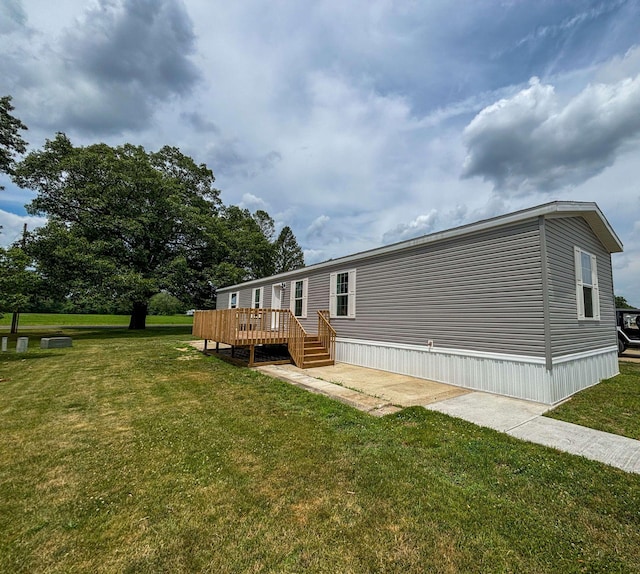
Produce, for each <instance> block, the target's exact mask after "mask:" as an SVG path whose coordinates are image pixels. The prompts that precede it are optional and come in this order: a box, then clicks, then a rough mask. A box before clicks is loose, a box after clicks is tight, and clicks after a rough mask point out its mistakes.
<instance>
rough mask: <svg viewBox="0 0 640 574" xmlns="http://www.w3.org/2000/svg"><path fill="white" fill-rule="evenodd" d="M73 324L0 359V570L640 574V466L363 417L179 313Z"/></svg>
mask: <svg viewBox="0 0 640 574" xmlns="http://www.w3.org/2000/svg"><path fill="white" fill-rule="evenodd" d="M67 332H68V333H71V334H72V335H73V336H74V347H73V348H71V349H57V350H50V351H41V350H39V349H32V350H31V351H30V352H29V353H27V354H26V355H17V354H15V353H6V354H0V436H1V437H2V440H1V441H0V532H1V533H2V534H1V535H0V572H25V573H27V572H29V573H30V572H51V573H62V572H64V573H67V572H98V573H102V572H132V573H133V572H135V573H138V572H154V573H155V572H178V573H180V572H185V573H186V572H198V571H204V572H211V573H225V572H331V573H333V572H341V573H343V572H344V573H348V572H354V573H355V572H407V573H412V572H416V573H417V572H536V573H538V572H638V571H640V476H637V475H630V474H627V473H624V472H622V471H620V470H616V469H613V468H610V467H607V466H605V465H601V464H599V463H596V462H591V461H587V460H585V459H582V458H579V457H575V456H571V455H568V454H564V453H559V452H556V451H553V450H551V449H547V448H544V447H542V446H538V445H533V444H528V443H524V442H520V441H518V440H516V439H513V438H511V437H509V436H507V435H503V434H500V433H497V432H494V431H491V430H489V429H483V428H480V427H477V426H474V425H472V424H469V423H465V422H463V421H460V420H456V419H453V418H450V417H447V416H445V415H442V414H440V413H435V412H428V411H426V410H424V409H422V408H410V409H406V410H404V411H401V412H400V413H398V414H396V415H392V416H388V417H385V418H382V419H379V418H374V417H371V416H369V415H367V414H364V413H361V412H359V411H356V410H354V409H352V408H350V407H348V406H346V405H343V404H341V403H338V402H335V401H332V400H330V399H328V398H326V397H322V396H319V395H314V394H311V393H308V392H306V391H304V390H302V389H299V388H297V387H294V386H291V385H288V384H285V383H282V382H279V381H275V380H273V379H270V378H268V377H265V376H263V375H261V374H259V373H257V372H255V371H251V370H248V369H243V368H238V367H233V366H231V365H229V364H227V363H224V362H222V361H220V360H218V359H216V358H213V357H204V356H202V355H200V354H198V353H197V352H196V351H194V350H193V349H192V348H190V347H189V346H188V345H187V344H186V342H185V341H186V340H187V339H188V338H189V335H188V333H189V327H188V326H187V327H175V328H163V329H155V330H147V331H145V332H132V333H130V332H127V331H126V330H115V329H109V330H102V331H100V330H99V329H96V330H88V329H84V330H77V331H73V330H71V329H70V330H68V331H67ZM25 334H26V333H25ZM43 334H44V333H42V332H31V333H29V335H30V336H31V337H32V338H33V339H34V340H37V338H38V337H39V336H41V335H43Z"/></svg>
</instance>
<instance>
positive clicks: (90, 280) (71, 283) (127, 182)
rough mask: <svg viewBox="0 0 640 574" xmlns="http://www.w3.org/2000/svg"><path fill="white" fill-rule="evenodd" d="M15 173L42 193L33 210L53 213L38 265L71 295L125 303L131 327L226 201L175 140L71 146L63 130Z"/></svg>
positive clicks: (41, 238)
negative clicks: (150, 146)
mask: <svg viewBox="0 0 640 574" xmlns="http://www.w3.org/2000/svg"><path fill="white" fill-rule="evenodd" d="M14 180H15V181H16V183H17V184H18V185H20V186H21V187H28V188H30V189H33V190H35V191H36V192H37V193H38V195H37V196H36V198H35V199H34V200H33V201H32V202H31V203H30V204H29V205H27V210H28V211H29V213H31V214H38V215H45V216H47V217H48V223H47V224H46V225H45V226H44V227H41V228H39V229H38V230H37V231H36V232H35V233H34V234H32V235H31V237H30V240H29V241H28V250H29V252H30V253H31V254H33V256H34V257H35V259H36V261H37V262H38V266H39V269H40V270H41V272H42V273H43V274H44V275H45V276H46V277H47V279H48V280H49V281H50V282H52V283H53V284H59V285H61V286H65V287H66V288H67V291H68V292H69V293H70V296H85V295H86V294H88V293H90V294H91V296H93V297H97V298H103V299H106V300H108V301H124V302H126V303H127V304H128V305H129V306H130V309H131V323H130V328H133V329H135V328H144V326H145V319H146V314H147V305H148V302H149V299H150V298H151V296H153V295H154V294H156V293H159V292H160V291H161V290H163V289H167V290H174V289H175V288H176V285H177V284H176V282H175V278H174V275H175V272H176V268H178V269H179V268H180V265H181V262H182V261H183V260H185V259H188V258H189V254H190V252H191V251H192V250H194V249H195V250H197V249H199V248H202V244H203V237H207V235H208V231H209V230H210V226H211V221H212V220H213V219H214V218H215V217H216V215H217V212H218V209H219V206H220V200H219V192H218V190H217V189H215V188H214V187H213V183H214V176H213V172H212V171H211V170H210V169H208V168H207V167H206V166H204V165H196V164H195V162H194V161H193V160H192V159H191V158H189V157H187V156H185V155H183V154H182V153H180V151H179V150H178V149H176V148H172V147H163V148H162V149H161V150H159V151H158V152H154V153H149V152H147V151H145V150H144V148H142V147H140V146H133V145H130V144H125V145H123V146H118V147H110V146H108V145H106V144H95V145H90V146H87V147H74V146H73V145H72V144H71V141H70V140H69V138H67V137H66V136H65V135H64V134H58V135H57V136H56V138H55V139H53V140H48V141H47V142H46V144H45V146H44V149H43V150H41V151H34V152H32V153H30V154H29V155H28V156H27V157H26V158H25V159H24V160H23V161H22V162H21V163H20V165H19V166H18V167H17V168H16V169H15V175H14ZM183 279H184V280H185V281H188V280H189V279H190V278H189V277H185V278H183ZM192 279H193V278H192ZM184 288H185V289H187V290H188V286H186V285H185V286H184Z"/></svg>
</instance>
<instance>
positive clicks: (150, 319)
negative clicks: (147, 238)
mask: <svg viewBox="0 0 640 574" xmlns="http://www.w3.org/2000/svg"><path fill="white" fill-rule="evenodd" d="M192 323H193V317H188V316H187V315H149V316H147V325H191V324H192ZM42 325H46V326H51V327H63V326H79V325H83V326H87V325H88V326H100V325H124V326H127V325H129V315H90V314H63V313H20V327H37V326H42ZM10 326H11V313H5V315H4V317H2V318H0V330H2V328H3V327H6V328H7V329H8V328H9V327H10Z"/></svg>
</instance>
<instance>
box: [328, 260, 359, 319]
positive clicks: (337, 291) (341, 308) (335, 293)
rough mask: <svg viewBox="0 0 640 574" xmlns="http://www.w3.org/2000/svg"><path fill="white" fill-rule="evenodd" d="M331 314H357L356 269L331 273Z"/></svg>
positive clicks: (346, 315)
mask: <svg viewBox="0 0 640 574" xmlns="http://www.w3.org/2000/svg"><path fill="white" fill-rule="evenodd" d="M329 316H330V317H332V318H335V317H349V318H355V316H356V270H355V269H351V270H349V271H339V272H337V273H331V275H330V277H329Z"/></svg>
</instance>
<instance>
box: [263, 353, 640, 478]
mask: <svg viewBox="0 0 640 574" xmlns="http://www.w3.org/2000/svg"><path fill="white" fill-rule="evenodd" d="M258 370H259V371H262V372H263V373H265V374H268V375H270V376H272V377H275V378H277V379H281V380H284V381H287V382H290V383H292V384H294V385H297V386H299V387H302V388H304V389H307V390H309V391H311V392H315V393H319V394H323V395H327V396H329V397H333V398H335V399H337V400H339V401H342V402H344V403H346V404H348V405H351V406H353V407H355V408H357V409H359V410H361V411H364V412H367V413H369V414H371V415H374V416H383V415H386V414H390V413H394V412H397V411H399V410H400V408H402V407H407V406H413V405H421V406H424V407H425V408H426V409H429V410H433V411H438V412H441V413H444V414H447V415H450V416H453V417H457V418H461V419H464V420H466V421H469V422H472V423H474V424H477V425H480V426H484V427H489V428H492V429H494V430H497V431H500V432H504V433H506V434H508V435H511V436H513V437H516V438H519V439H522V440H526V441H529V442H533V443H537V444H542V445H545V446H550V447H552V448H556V449H558V450H561V451H564V452H568V453H571V454H576V455H579V456H584V457H585V458H589V459H591V460H596V461H599V462H603V463H605V464H608V465H610V466H614V467H616V468H620V469H622V470H625V471H627V472H633V473H636V474H640V441H638V440H633V439H630V438H627V437H623V436H619V435H615V434H611V433H606V432H602V431H597V430H594V429H590V428H586V427H583V426H579V425H575V424H572V423H567V422H563V421H558V420H555V419H550V418H547V417H543V416H542V415H543V414H544V413H545V412H546V411H547V410H549V409H550V408H551V407H549V406H548V405H544V404H541V403H534V402H530V401H523V400H520V399H512V398H509V397H503V396H500V395H492V394H489V393H482V392H477V391H468V390H466V389H462V388H459V387H454V386H452V385H445V384H442V383H436V382H434V381H427V380H424V379H417V378H415V377H408V376H405V375H397V374H394V373H388V372H385V371H377V370H374V369H367V368H364V367H356V366H354V365H346V364H344V363H338V364H336V365H335V366H333V367H317V368H314V369H306V370H302V369H298V368H297V367H295V366H293V365H278V366H276V365H269V366H263V367H258Z"/></svg>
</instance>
